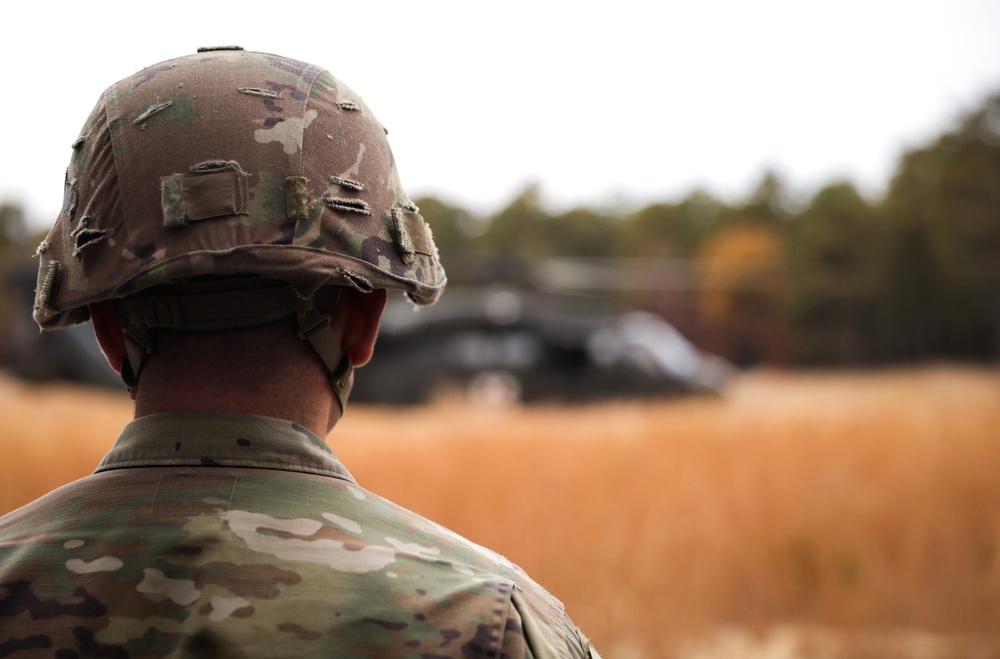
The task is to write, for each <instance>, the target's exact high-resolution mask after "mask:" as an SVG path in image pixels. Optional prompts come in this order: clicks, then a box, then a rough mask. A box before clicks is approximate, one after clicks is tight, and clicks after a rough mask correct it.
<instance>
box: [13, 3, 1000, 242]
mask: <svg viewBox="0 0 1000 659" xmlns="http://www.w3.org/2000/svg"><path fill="white" fill-rule="evenodd" d="M4 17H5V20H4V29H3V32H4V37H3V39H2V40H0V54H2V60H0V61H2V62H3V67H4V69H5V70H4V84H3V94H2V96H0V117H2V119H3V122H2V125H3V142H2V144H3V146H2V154H3V157H2V158H0V201H5V200H6V201H16V202H20V203H22V204H23V205H25V206H26V207H27V209H28V212H29V216H30V217H31V218H32V219H33V220H35V221H37V222H38V223H40V224H48V223H50V222H51V221H52V219H54V217H55V214H56V212H57V211H58V208H59V205H60V202H61V199H62V179H63V172H64V170H65V167H66V164H67V162H68V160H69V155H70V144H71V143H72V142H73V140H74V139H75V138H76V137H77V134H78V132H79V130H80V127H81V126H82V124H83V121H84V119H85V118H86V116H87V114H88V113H89V112H90V109H91V107H93V104H94V103H95V102H96V101H97V98H98V96H99V95H100V93H101V92H102V91H103V90H104V88H106V87H107V86H108V85H109V84H111V83H112V82H114V81H116V80H118V79H120V78H123V77H125V76H128V75H130V74H132V73H134V72H135V71H137V70H139V69H141V68H143V67H145V66H148V65H151V64H154V63H156V62H159V61H162V60H164V59H169V58H171V57H174V56H178V55H183V54H188V53H191V52H194V51H195V50H196V49H197V47H199V46H210V45H222V44H238V45H241V46H244V47H245V48H247V49H248V50H260V51H265V52H275V53H280V54H282V55H287V56H289V57H294V58H297V59H301V60H305V61H308V62H311V63H314V64H319V65H321V66H324V67H326V68H328V69H329V70H330V71H331V72H332V73H333V74H334V76H336V77H338V78H340V79H341V80H342V81H344V82H345V83H347V84H348V85H349V86H351V87H352V88H354V89H355V91H357V92H358V93H360V94H361V96H362V97H363V98H364V99H365V100H366V102H367V103H368V104H369V105H370V106H371V107H372V108H373V109H374V111H375V114H376V115H377V116H378V118H379V119H380V121H381V122H382V123H383V124H384V125H385V126H386V127H387V128H388V129H389V139H390V142H391V143H392V145H393V150H394V152H395V154H396V158H397V162H398V164H399V167H400V175H401V177H402V180H403V183H404V186H405V187H406V188H407V190H408V192H409V193H410V194H411V196H419V195H421V194H426V193H431V194H437V195H439V196H441V197H443V198H445V199H446V200H449V201H451V202H453V203H457V204H459V205H461V206H464V207H466V208H468V209H470V210H472V211H474V212H479V213H486V212H490V211H492V210H495V209H496V208H497V207H499V206H500V205H502V204H503V203H505V202H506V201H508V200H509V199H510V198H511V196H512V195H514V194H515V193H516V192H517V191H519V190H520V189H521V188H522V187H523V186H524V185H525V184H527V183H528V182H532V181H536V182H538V183H540V184H541V186H542V190H543V192H544V198H545V199H546V200H547V201H548V202H549V203H551V204H552V205H553V207H554V208H562V207H568V206H572V205H600V206H616V205H618V206H621V207H635V206H636V205H639V204H643V203H648V202H651V201H670V200H679V199H680V198H682V197H683V196H685V195H686V194H688V193H689V192H690V191H691V190H693V189H694V188H697V187H700V188H703V189H706V190H708V191H709V192H712V193H714V194H717V195H720V196H722V197H724V198H727V199H730V200H734V199H741V198H743V196H745V195H746V194H747V193H748V192H749V190H750V189H751V187H752V186H753V184H754V183H755V182H756V181H757V180H758V179H759V177H760V176H761V174H762V172H763V171H764V169H765V168H772V169H774V170H776V171H777V172H778V173H779V174H781V175H782V176H783V177H784V178H785V179H786V181H787V182H788V183H789V184H790V186H791V188H792V191H793V192H796V193H798V194H800V195H809V194H812V193H813V192H815V191H816V189H817V188H818V187H819V186H821V185H823V184H826V183H830V182H832V181H834V180H837V179H842V178H848V179H850V180H853V181H854V182H855V183H857V184H858V185H859V186H860V187H861V188H862V190H863V191H864V192H866V193H867V194H869V195H873V196H874V195H877V194H879V193H880V192H881V191H882V190H883V189H884V186H885V184H886V182H887V179H888V177H889V176H890V175H891V173H892V170H893V168H894V166H895V164H896V162H897V159H898V157H899V155H900V154H901V153H902V152H903V150H904V149H906V148H907V147H912V146H915V145H918V144H921V143H923V142H924V141H926V140H928V139H930V138H931V137H933V136H935V135H937V134H938V133H940V132H941V131H942V130H944V129H945V128H946V127H948V126H949V125H951V124H952V123H953V122H954V121H955V120H956V118H957V117H958V116H959V115H960V114H961V113H962V112H964V111H966V110H968V109H970V108H972V107H974V106H975V105H976V104H978V103H979V102H980V101H981V100H982V99H983V98H984V97H985V96H986V95H987V94H988V93H989V92H992V91H1000V2H995V1H993V0H905V1H904V0H837V1H836V2H825V1H823V2H806V1H802V0H753V1H746V0H698V1H692V0H685V1H684V2H664V1H663V0H660V1H657V0H614V1H613V2H602V3H596V2H593V3H592V2H579V1H578V2H545V1H544V0H535V1H534V2H526V1H521V0H511V1H507V2H503V3H489V4H487V3H477V2H446V1H429V2H418V1H409V2H387V1H382V2H379V1H377V0H367V1H366V0H353V1H352V2H337V1H332V0H328V1H326V2H304V1H300V2H271V3H259V4H258V3H254V2H240V3H232V2H207V1H202V2H182V1H175V2H171V3H152V2H149V3H141V2H128V3H124V2H105V3H101V2H86V3H83V2H80V3H65V5H61V6H60V7H59V8H58V9H57V8H55V5H53V4H52V3H44V2H33V3H16V4H14V5H11V6H9V7H8V6H5V8H4Z"/></svg>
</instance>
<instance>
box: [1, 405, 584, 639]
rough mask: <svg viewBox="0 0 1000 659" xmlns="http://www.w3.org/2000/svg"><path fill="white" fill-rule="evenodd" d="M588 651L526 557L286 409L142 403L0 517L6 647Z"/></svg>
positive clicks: (2, 630) (3, 616) (3, 623)
mask: <svg viewBox="0 0 1000 659" xmlns="http://www.w3.org/2000/svg"><path fill="white" fill-rule="evenodd" d="M588 652H589V644H588V642H587V641H586V640H585V639H584V638H582V637H581V636H580V634H579V632H578V631H577V629H576V628H575V627H574V626H573V624H572V623H571V622H570V621H569V618H568V617H567V616H566V614H565V613H564V611H563V608H562V606H561V605H560V603H559V602H558V601H557V600H556V599H554V598H553V597H552V596H551V595H549V594H548V593H546V592H545V591H544V590H542V589H541V588H540V587H539V586H538V585H536V584H535V583H534V582H533V581H532V580H531V579H530V578H528V577H527V575H525V573H524V572H523V571H521V570H520V569H519V568H517V567H516V566H514V565H512V564H511V563H510V562H509V561H507V560H506V559H504V558H503V557H501V556H499V555H497V554H495V553H493V552H491V551H489V550H486V549H484V548H482V547H479V546H477V545H475V544H473V543H471V542H469V541H467V540H465V539H463V538H461V537H459V536H457V535H455V534H454V533H452V532H450V531H448V530H446V529H444V528H442V527H441V526H439V525H437V524H434V523H432V522H429V521H428V520H426V519H424V518H422V517H420V516H418V515H416V514H414V513H412V512H409V511H407V510H404V509H402V508H400V507H398V506H396V505H393V504H392V503H390V502H388V501H386V500H385V499H382V498H380V497H378V496H376V495H374V494H372V493H371V492H368V491H366V490H364V489H362V488H361V487H359V486H358V485H357V483H356V482H355V481H354V479H353V478H352V477H351V475H350V474H349V473H348V471H347V470H346V469H345V468H344V466H343V465H342V464H341V463H340V461H339V460H337V458H336V457H335V456H334V455H333V454H332V453H331V452H330V449H329V448H328V447H327V445H326V444H325V443H324V442H323V441H322V440H321V439H320V438H319V437H317V436H315V435H314V434H312V433H310V432H309V431H308V430H306V429H305V428H302V427H301V426H297V425H296V424H293V423H291V422H288V421H280V420H276V419H269V418H265V417H253V416H246V415H236V414H219V413H165V414H156V415H151V416H146V417H142V418H140V419H137V420H136V421H133V422H132V423H131V424H129V425H128V426H126V428H125V429H124V431H123V432H122V434H121V437H120V438H119V439H118V442H117V443H116V444H115V446H114V448H113V449H112V450H111V452H110V453H109V454H108V455H107V456H106V457H105V458H104V460H103V461H102V462H101V464H100V466H99V468H98V470H97V472H96V473H95V474H94V475H92V476H89V477H87V478H84V479H82V480H80V481H77V482H75V483H71V484H69V485H66V486H64V487H62V488H60V489H58V490H56V491H54V492H52V493H50V494H48V495H47V496H45V497H43V498H42V499H39V500H38V501H36V502H34V503H32V504H29V505H28V506H26V507H24V508H22V509H20V510H17V511H14V512H13V513H10V514H8V515H6V516H4V517H2V518H0V657H6V656H13V657H20V656H46V657H52V656H58V657H63V656H65V657H72V656H85V657H98V656H100V657H165V656H182V655H185V654H216V655H226V656H247V657H258V656H259V657H285V656H330V657H581V656H582V657H586V656H590V655H589V654H588ZM594 656H596V653H595V655H594Z"/></svg>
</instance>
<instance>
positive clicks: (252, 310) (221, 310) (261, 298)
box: [113, 279, 354, 415]
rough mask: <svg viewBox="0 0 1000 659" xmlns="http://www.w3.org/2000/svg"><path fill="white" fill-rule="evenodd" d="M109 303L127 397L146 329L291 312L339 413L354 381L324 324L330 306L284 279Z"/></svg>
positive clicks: (249, 321) (229, 324) (147, 340)
mask: <svg viewBox="0 0 1000 659" xmlns="http://www.w3.org/2000/svg"><path fill="white" fill-rule="evenodd" d="M234 282H235V283H234ZM335 290H336V296H335V297H334V298H333V299H332V300H330V304H329V308H331V309H332V308H333V306H334V304H335V303H336V300H337V299H338V298H339V289H335ZM113 304H115V307H116V311H117V312H118V313H119V315H120V316H121V317H122V318H123V320H124V322H125V345H126V349H127V351H128V360H127V361H126V362H125V363H124V364H122V380H124V382H125V384H126V385H127V386H128V390H129V393H130V394H131V395H132V398H135V395H136V388H137V386H138V384H139V376H140V374H141V373H142V368H143V366H144V364H145V361H146V358H147V357H148V355H149V354H151V353H152V351H153V343H154V341H153V332H152V330H154V329H173V330H179V331H189V332H204V331H211V330H220V329H233V328H238V327H253V326H256V325H264V324H266V323H270V322H273V321H275V320H280V319H281V318H288V317H293V318H294V320H295V324H296V327H297V328H298V333H299V336H300V337H301V338H302V339H303V340H305V341H306V342H307V343H309V345H310V346H312V348H313V350H315V351H316V354H317V355H318V356H319V358H320V361H321V362H322V363H323V367H324V368H325V369H326V371H327V373H328V374H329V377H330V385H331V387H332V388H333V393H334V397H335V398H336V399H337V404H338V405H339V406H340V413H341V415H343V413H344V409H345V407H346V406H347V398H348V396H349V395H350V393H351V387H352V386H353V384H354V367H353V365H352V364H351V358H350V357H349V356H348V355H347V354H346V353H344V351H343V349H342V348H341V347H340V340H339V339H338V338H337V334H336V332H334V331H333V328H332V327H331V326H330V312H329V311H324V310H323V309H321V308H320V307H318V306H317V305H316V301H315V299H304V298H302V297H300V296H299V294H298V293H296V292H295V290H294V289H292V288H291V287H289V286H287V285H284V284H281V283H266V284H262V282H260V281H259V280H253V279H247V280H245V281H244V280H229V281H221V280H220V281H211V282H198V283H196V284H195V283H188V284H184V285H183V286H182V287H174V288H164V289H161V290H160V291H158V292H156V291H150V293H149V294H146V295H143V296H141V297H134V298H125V299H121V300H116V301H114V302H113ZM324 306H326V305H324Z"/></svg>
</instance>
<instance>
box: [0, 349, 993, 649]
mask: <svg viewBox="0 0 1000 659" xmlns="http://www.w3.org/2000/svg"><path fill="white" fill-rule="evenodd" d="M130 410H131V407H130V402H129V401H128V399H127V398H123V397H119V396H114V395H109V394H105V393H99V392H94V391H89V390H80V389H74V388H71V387H65V386H60V387H46V388H37V387H27V386H25V385H22V384H19V383H15V382H12V381H10V380H4V379H0V420H2V423H0V512H4V511H6V510H9V509H11V508H13V507H15V506H17V505H20V504H22V503H24V502H27V501H28V500H30V499H31V498H33V497H35V496H36V495H38V494H41V493H42V492H44V491H46V490H48V489H50V488H52V487H54V486H56V485H59V484H61V483H63V482H66V481H68V480H71V479H73V478H76V477H79V476H82V475H84V474H87V473H89V472H90V471H91V470H92V469H93V467H94V466H95V465H96V463H97V461H98V460H99V459H100V456H101V455H102V454H103V452H104V451H105V450H106V449H107V448H108V447H109V446H110V444H111V443H112V442H113V440H114V438H115V436H116V435H117V431H118V428H119V427H120V426H121V425H122V424H123V423H125V422H126V421H127V420H128V418H129V416H130ZM330 443H331V444H332V445H333V447H334V449H335V450H336V452H337V453H338V454H339V455H340V456H341V458H343V459H344V461H345V463H346V464H347V465H348V467H349V468H350V469H351V471H352V472H353V473H354V475H355V476H356V477H357V478H358V480H359V481H360V482H361V483H362V484H363V485H364V486H366V487H368V488H369V489H372V490H374V491H376V492H379V493H380V494H383V495H385V496H387V497H388V498H390V499H393V500H395V501H397V502H399V503H401V504H403V505H405V506H407V507H409V508H412V509H414V510H417V511H419V512H421V513H423V514H425V515H427V516H429V517H431V518H433V519H435V520H437V521H440V522H442V523H444V524H445V525H447V526H450V527H452V528H454V529H455V530H457V531H459V532H460V533H463V534H464V535H466V536H468V537H470V538H472V539H473V540H476V541H477V542H480V543H482V544H485V545H488V546H490V547H493V548H494V549H497V550H498V551H500V552H502V553H504V554H506V555H507V556H508V557H510V558H511V559H512V560H514V561H515V562H516V563H519V564H520V565H522V566H523V567H525V568H526V569H527V570H528V571H529V572H530V573H532V575H533V576H535V578H536V579H537V580H538V581H540V582H542V583H543V584H545V585H546V586H547V587H548V588H549V589H550V590H551V591H553V592H554V593H555V594H556V595H557V596H558V597H560V599H562V600H563V601H564V602H565V603H566V606H567V608H568V609H569V611H570V614H571V615H572V616H573V618H574V620H575V621H576V622H577V624H579V625H580V626H581V627H583V628H584V629H585V630H586V631H587V632H588V633H589V634H590V635H591V636H593V637H594V640H595V642H596V643H597V645H598V647H599V648H600V649H601V650H602V653H603V654H604V656H605V657H607V658H615V657H618V658H623V659H637V658H646V657H685V658H697V659H709V658H716V657H768V658H773V659H785V658H792V657H920V658H937V657H941V658H944V657H948V658H951V657H1000V632H998V630H1000V371H997V370H983V369H962V368H950V367H939V368H924V369H919V370H904V371H892V372H884V373H871V374H826V375H816V374H811V375H803V374H785V373H776V372H775V373H769V372H758V373H753V374H751V375H749V376H746V377H745V378H743V379H742V380H741V381H740V382H738V383H736V384H735V385H734V386H733V387H732V388H731V389H730V390H729V391H728V392H727V395H726V396H725V397H724V398H723V399H719V400H708V399H686V400H679V401H671V402H644V403H638V402H636V403H615V404H608V405H600V406H592V407H579V408H563V409H560V408H549V407H546V408H526V409H509V410H497V409H482V408H474V407H469V406H466V405H462V404H458V403H454V402H451V403H449V402H441V403H439V404H436V405H434V406H430V407H426V408H419V409H412V410H395V409H381V408H373V407H362V406H355V407H352V408H351V409H350V410H349V412H348V416H347V418H345V420H344V421H343V422H342V424H341V426H340V427H338V428H337V429H336V430H335V431H334V433H333V434H332V435H331V437H330Z"/></svg>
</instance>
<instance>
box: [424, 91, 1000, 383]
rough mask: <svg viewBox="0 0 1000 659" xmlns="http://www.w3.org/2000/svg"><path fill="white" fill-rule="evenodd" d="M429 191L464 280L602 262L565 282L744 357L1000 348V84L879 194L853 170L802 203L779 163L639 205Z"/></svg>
mask: <svg viewBox="0 0 1000 659" xmlns="http://www.w3.org/2000/svg"><path fill="white" fill-rule="evenodd" d="M416 201H417V204H418V205H419V206H420V208H421V212H422V214H423V215H424V217H425V218H426V219H427V220H428V222H429V223H430V225H431V227H432V228H433V230H434V235H435V239H436V241H437V243H438V246H439V248H440V249H441V252H442V254H443V258H444V261H445V267H446V269H448V273H449V278H450V280H451V282H452V283H475V282H477V281H480V282H481V281H496V280H497V278H498V277H499V278H503V277H507V278H508V279H510V280H511V281H513V282H515V283H519V284H521V285H526V286H532V285H538V284H539V280H538V278H537V277H535V278H534V279H533V278H532V277H531V276H530V273H531V272H532V267H533V265H534V266H535V267H537V264H538V263H539V262H541V263H545V262H547V261H552V260H556V261H558V260H560V259H572V260H574V261H575V262H576V263H578V264H579V263H590V264H592V265H599V266H600V267H602V268H603V270H602V272H604V273H605V274H606V275H607V276H608V277H610V281H608V282H606V283H607V284H608V285H606V286H604V287H601V286H594V287H591V289H590V290H585V289H586V286H580V287H573V286H572V285H570V286H569V287H568V289H569V290H568V291H566V290H564V291H563V292H572V293H574V294H580V295H593V296H604V297H611V298H613V299H615V300H616V301H618V302H619V303H620V304H622V305H626V306H628V307H630V308H636V307H639V308H645V309H648V310H652V311H655V312H657V313H660V314H661V315H662V316H664V317H665V318H666V319H667V320H669V321H671V322H673V323H674V324H675V325H676V326H677V327H678V328H679V329H680V330H681V331H682V332H684V333H685V334H687V335H688V336H689V337H691V338H692V339H693V340H694V341H695V343H697V344H698V345H699V346H700V347H702V348H703V349H707V350H711V351H714V352H717V353H719V354H721V355H724V356H726V357H728V358H729V359H731V360H733V361H735V362H736V363H738V364H740V365H742V366H752V365H755V364H759V363H775V364H782V365H809V366H840V365H843V366H867V365H880V364H890V363H906V362H913V361H926V360H960V361H995V360H997V359H998V357H1000V94H997V95H994V96H992V97H990V98H988V99H986V100H985V101H984V102H983V103H981V104H980V106H979V107H977V108H975V109H974V110H973V111H971V112H968V113H967V114H966V115H965V116H962V117H960V118H959V119H958V120H956V122H955V125H954V126H953V127H951V128H950V129H949V130H947V131H946V132H944V133H943V134H941V135H940V136H939V137H937V138H936V139H933V140H931V141H929V143H927V144H925V145H923V146H920V147H918V148H915V149H912V150H910V151H908V152H907V153H905V154H903V155H902V156H901V158H900V159H899V161H898V163H897V166H896V168H895V172H894V174H893V175H892V178H891V180H890V182H889V184H888V186H887V190H886V192H885V194H884V195H883V197H882V198H881V199H879V200H877V201H871V200H868V199H866V198H864V197H863V196H862V195H861V194H860V193H859V191H858V190H857V188H856V187H855V185H854V184H853V183H852V182H850V181H846V180H842V181H835V182H831V183H829V184H828V185H826V186H825V187H823V188H822V189H820V190H819V191H818V192H817V193H815V195H814V196H813V197H812V198H811V199H809V200H808V201H807V202H806V203H804V204H801V205H799V206H798V207H795V208H791V207H790V204H789V200H788V194H787V190H786V188H785V186H784V185H783V183H782V181H781V179H780V177H779V176H777V175H776V174H774V173H771V172H769V173H766V174H765V175H764V176H763V177H762V178H761V181H760V183H759V185H758V186H757V187H756V189H755V190H754V191H753V192H752V194H750V195H748V197H747V199H745V200H744V201H742V202H740V203H736V204H732V203H729V204H727V203H724V202H723V201H721V200H719V199H718V198H715V197H713V196H712V195H710V194H708V193H706V192H704V191H696V192H693V193H692V194H690V195H688V196H687V197H686V198H684V199H682V200H680V201H677V202H674V203H668V202H662V203H653V204H650V205H648V206H645V207H643V208H640V209H638V210H635V211H630V212H627V213H616V212H610V211H607V210H600V209H594V208H576V209H573V210H569V211H567V212H559V213H553V212H549V211H547V210H546V208H545V207H544V205H543V204H542V203H541V202H540V193H539V188H538V187H537V186H529V187H527V188H526V189H524V190H523V191H522V192H521V193H520V194H519V195H517V196H516V197H515V198H514V199H513V200H511V201H510V203H509V204H508V205H507V206H506V207H505V208H503V209H501V210H499V211H498V212H496V213H494V214H493V215H491V216H489V217H475V216H473V215H471V214H470V213H469V212H468V211H466V210H465V209H462V208H460V207H458V206H455V205H451V204H449V203H447V202H445V201H442V200H441V199H438V198H431V197H427V198H422V199H418V200H416ZM484 264H492V265H491V266H489V267H488V266H486V265H484ZM497 264H500V265H497ZM511 264H513V265H511ZM490 268H492V270H491V269H490ZM592 271H593V270H590V271H588V270H585V269H581V270H580V272H581V273H586V272H592ZM525 272H527V273H529V274H528V275H526V274H525ZM608 273H610V274H608ZM542 283H543V284H544V281H543V282H542ZM549 283H551V282H549ZM565 284H566V282H563V286H564V288H565ZM598 289H600V290H598Z"/></svg>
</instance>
